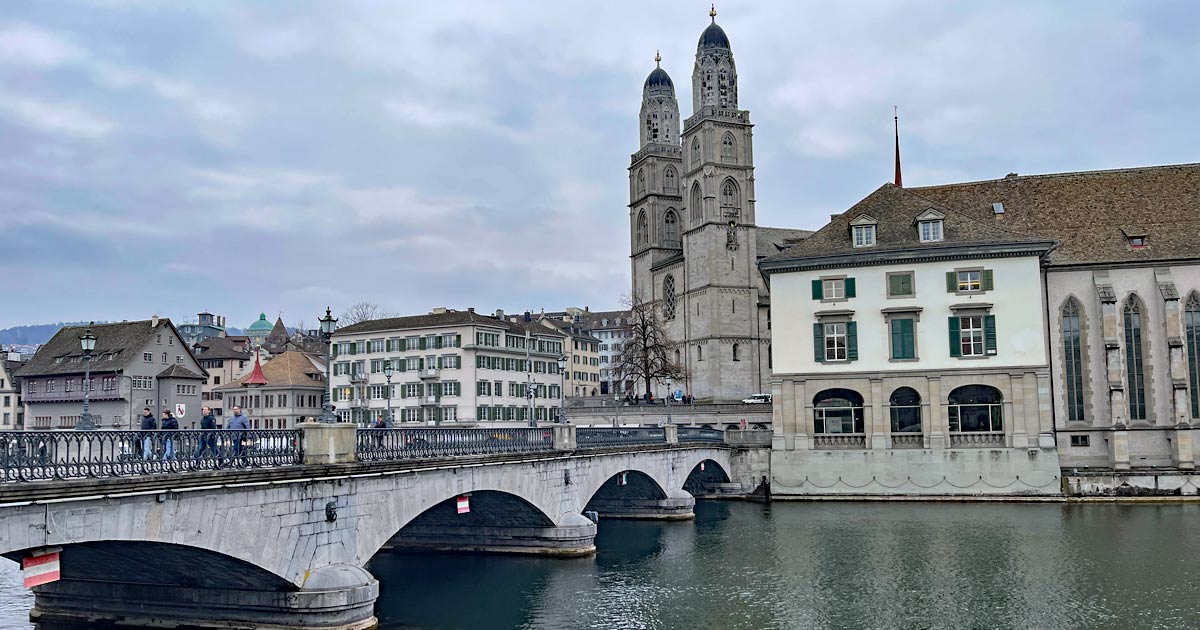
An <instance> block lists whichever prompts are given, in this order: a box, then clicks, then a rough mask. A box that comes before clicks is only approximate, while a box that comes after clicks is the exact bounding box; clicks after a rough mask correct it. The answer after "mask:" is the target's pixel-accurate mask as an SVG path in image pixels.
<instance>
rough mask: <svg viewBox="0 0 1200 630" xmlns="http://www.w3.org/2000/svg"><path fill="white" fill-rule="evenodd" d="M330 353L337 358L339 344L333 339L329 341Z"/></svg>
mask: <svg viewBox="0 0 1200 630" xmlns="http://www.w3.org/2000/svg"><path fill="white" fill-rule="evenodd" d="M329 353H330V355H331V356H332V357H333V358H337V355H338V344H336V343H333V342H332V341H331V342H329Z"/></svg>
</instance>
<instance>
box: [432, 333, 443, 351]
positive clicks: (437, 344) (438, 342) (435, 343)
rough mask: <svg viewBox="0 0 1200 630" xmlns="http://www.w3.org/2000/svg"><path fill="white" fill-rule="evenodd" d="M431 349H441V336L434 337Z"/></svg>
mask: <svg viewBox="0 0 1200 630" xmlns="http://www.w3.org/2000/svg"><path fill="white" fill-rule="evenodd" d="M433 347H434V348H441V347H442V336H441V335H438V336H437V337H434V340H433Z"/></svg>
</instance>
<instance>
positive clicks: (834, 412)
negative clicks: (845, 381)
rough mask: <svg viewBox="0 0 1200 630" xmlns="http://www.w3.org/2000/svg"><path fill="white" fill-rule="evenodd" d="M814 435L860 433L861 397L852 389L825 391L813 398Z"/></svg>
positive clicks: (861, 424)
mask: <svg viewBox="0 0 1200 630" xmlns="http://www.w3.org/2000/svg"><path fill="white" fill-rule="evenodd" d="M813 422H814V427H813V430H814V432H815V433H820V434H830V433H862V432H863V397H862V395H860V394H859V393H858V392H856V391H854V390H852V389H827V390H825V391H823V392H821V393H819V394H817V395H816V396H813Z"/></svg>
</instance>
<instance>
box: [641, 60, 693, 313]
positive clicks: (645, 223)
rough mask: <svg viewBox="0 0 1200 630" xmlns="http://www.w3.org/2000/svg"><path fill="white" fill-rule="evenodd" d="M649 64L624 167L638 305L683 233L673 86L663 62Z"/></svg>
mask: <svg viewBox="0 0 1200 630" xmlns="http://www.w3.org/2000/svg"><path fill="white" fill-rule="evenodd" d="M654 62H655V68H654V70H652V71H651V72H650V75H649V76H648V77H646V82H645V83H644V84H643V85H642V109H641V114H640V115H639V125H638V128H639V136H640V141H641V142H640V148H639V149H638V151H637V153H634V154H633V156H632V159H631V160H630V167H629V237H630V238H629V242H630V259H631V261H632V265H633V291H634V293H635V294H637V295H640V296H641V298H642V299H643V300H651V299H653V291H652V276H651V269H652V268H654V267H655V266H656V265H658V264H659V263H661V262H662V261H664V260H668V259H671V258H678V257H679V255H680V252H681V250H682V243H681V234H682V232H683V212H682V197H681V196H680V191H681V190H682V188H681V181H682V164H681V160H682V152H681V151H680V148H679V102H678V101H676V100H675V84H674V83H673V82H672V81H671V77H670V76H669V75H668V74H667V72H666V71H665V70H663V69H662V66H661V63H662V57H661V56H660V55H657V54H656V55H655V56H654Z"/></svg>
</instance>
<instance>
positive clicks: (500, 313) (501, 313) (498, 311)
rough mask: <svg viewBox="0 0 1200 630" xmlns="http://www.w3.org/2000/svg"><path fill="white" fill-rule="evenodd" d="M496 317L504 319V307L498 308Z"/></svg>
mask: <svg viewBox="0 0 1200 630" xmlns="http://www.w3.org/2000/svg"><path fill="white" fill-rule="evenodd" d="M496 319H501V320H502V319H504V309H502V308H498V309H496Z"/></svg>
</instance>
